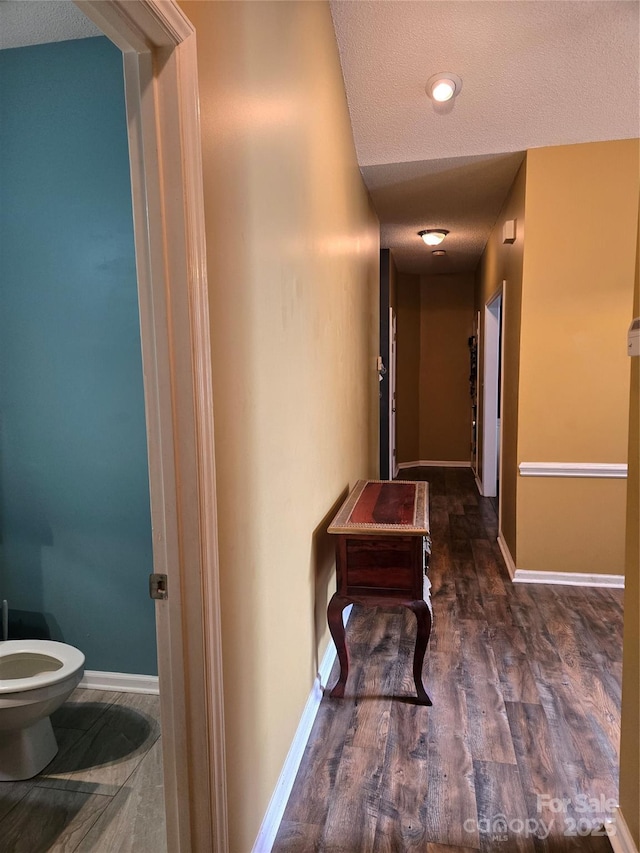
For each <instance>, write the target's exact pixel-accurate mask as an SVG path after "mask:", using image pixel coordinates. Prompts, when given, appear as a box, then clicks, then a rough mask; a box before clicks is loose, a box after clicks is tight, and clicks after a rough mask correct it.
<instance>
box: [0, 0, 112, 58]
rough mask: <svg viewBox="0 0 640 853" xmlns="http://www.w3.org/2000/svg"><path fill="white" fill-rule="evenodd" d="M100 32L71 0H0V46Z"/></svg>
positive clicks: (80, 37)
mask: <svg viewBox="0 0 640 853" xmlns="http://www.w3.org/2000/svg"><path fill="white" fill-rule="evenodd" d="M101 35H102V33H101V32H100V30H99V29H98V28H97V27H96V26H95V24H93V23H92V22H91V21H90V20H89V19H88V18H87V17H86V16H85V15H83V14H82V12H81V11H80V10H79V9H78V7H77V6H76V5H75V4H74V3H72V2H71V0H0V50H3V49H4V48H7V47H26V46H27V45H30V44H46V43H47V42H52V41H69V40H70V39H83V38H90V37H92V36H101Z"/></svg>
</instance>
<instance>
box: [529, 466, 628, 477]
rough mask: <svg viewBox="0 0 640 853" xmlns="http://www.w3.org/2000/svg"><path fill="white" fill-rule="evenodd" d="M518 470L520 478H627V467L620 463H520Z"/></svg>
mask: <svg viewBox="0 0 640 853" xmlns="http://www.w3.org/2000/svg"><path fill="white" fill-rule="evenodd" d="M518 469H519V471H520V476H521V477H596V478H598V477H606V478H607V479H611V478H612V479H614V480H624V479H626V477H627V465H626V463H622V462H620V463H618V462H521V463H520V465H519V466H518Z"/></svg>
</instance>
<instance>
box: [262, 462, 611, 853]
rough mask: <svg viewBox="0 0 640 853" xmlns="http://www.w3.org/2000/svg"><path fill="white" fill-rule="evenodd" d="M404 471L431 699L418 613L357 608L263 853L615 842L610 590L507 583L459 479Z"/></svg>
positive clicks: (492, 532)
mask: <svg viewBox="0 0 640 853" xmlns="http://www.w3.org/2000/svg"><path fill="white" fill-rule="evenodd" d="M402 473H403V475H404V478H405V479H418V478H419V479H427V480H428V481H429V484H430V520H431V529H432V537H433V555H432V559H431V567H430V577H431V581H432V584H433V608H434V625H433V632H432V636H431V642H430V645H429V649H428V651H427V657H426V661H425V679H424V681H425V686H426V688H427V692H428V693H429V695H430V696H431V698H432V700H433V707H432V708H427V707H421V706H419V705H416V704H414V703H413V701H412V697H413V696H414V692H413V691H414V686H413V681H412V678H411V666H410V660H411V655H412V651H413V640H414V636H415V623H414V620H413V616H412V614H411V613H410V612H409V611H406V610H405V609H404V608H402V609H400V608H398V609H397V610H396V609H378V610H373V609H372V610H359V611H358V610H357V609H356V608H354V610H353V613H352V616H351V619H350V622H349V625H348V627H347V644H348V646H349V650H350V654H351V670H350V675H349V681H348V683H347V689H346V693H345V698H344V699H343V700H331V699H329V698H328V697H325V698H324V699H323V701H322V704H321V706H320V710H319V712H318V715H317V718H316V722H315V725H314V729H313V732H312V735H311V738H310V740H309V744H308V746H307V749H306V752H305V757H304V759H303V762H302V765H301V768H300V771H299V773H298V777H297V779H296V782H295V785H294V789H293V792H292V795H291V798H290V800H289V803H288V805H287V809H286V811H285V814H284V819H283V821H282V824H281V827H280V831H279V833H278V836H277V839H276V843H275V845H274V847H273V851H274V853H307V851H308V853H311V851H323V853H324V851H326V852H327V853H328V851H331V853H338V852H339V851H340V853H364V851H376V853H382V851H388V853H402V851H409V850H415V851H420V853H465V851H468V850H478V849H480V850H485V851H499V850H503V851H505V853H511V851H554V853H563V851H571V850H583V851H603V853H604V851H610V850H611V847H610V845H609V841H608V839H607V838H606V837H602V832H601V831H600V834H599V835H598V834H597V833H598V831H599V830H598V828H599V827H600V826H601V824H602V820H603V819H604V818H606V817H608V816H610V810H611V808H612V807H613V804H614V803H616V802H617V777H618V742H619V725H620V680H621V670H622V665H621V661H622V592H621V591H619V590H608V589H584V588H579V587H566V586H543V585H529V584H517V585H514V584H512V583H511V581H510V579H509V577H508V574H507V571H506V568H505V566H504V562H503V560H502V557H501V554H500V551H499V549H498V546H497V544H496V541H495V540H496V535H497V519H496V514H495V510H494V508H493V506H492V503H491V501H490V500H488V499H483V498H479V497H478V493H477V490H476V487H475V484H474V480H473V476H472V474H471V472H470V471H469V470H467V469H455V468H449V469H445V468H422V469H413V470H411V471H404V472H402ZM336 674H337V673H336V669H335V668H334V672H333V674H332V678H331V680H330V685H333V682H334V680H335V678H336ZM592 831H593V833H594V834H593V835H592V834H591V832H592Z"/></svg>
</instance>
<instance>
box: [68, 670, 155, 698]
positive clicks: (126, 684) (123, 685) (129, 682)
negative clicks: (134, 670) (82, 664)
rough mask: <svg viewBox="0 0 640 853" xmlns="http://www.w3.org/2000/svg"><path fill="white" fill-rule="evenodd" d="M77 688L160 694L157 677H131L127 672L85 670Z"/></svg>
mask: <svg viewBox="0 0 640 853" xmlns="http://www.w3.org/2000/svg"><path fill="white" fill-rule="evenodd" d="M78 687H84V688H86V689H88V690H110V691H115V692H117V693H153V694H159V693H160V689H159V686H158V676H157V675H131V674H130V673H128V672H100V671H99V670H92V669H85V671H84V675H83V676H82V681H81V682H80V684H78Z"/></svg>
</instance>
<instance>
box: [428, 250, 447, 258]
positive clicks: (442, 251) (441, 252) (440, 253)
mask: <svg viewBox="0 0 640 853" xmlns="http://www.w3.org/2000/svg"><path fill="white" fill-rule="evenodd" d="M431 254H432V255H435V257H436V258H441V257H442V256H443V255H446V254H447V253H446V252H445V250H444V249H436V250H435V252H431Z"/></svg>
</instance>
